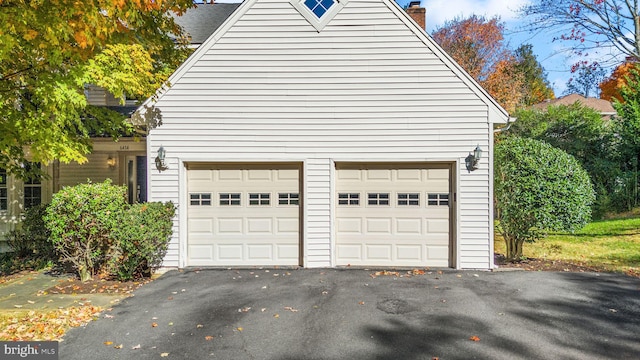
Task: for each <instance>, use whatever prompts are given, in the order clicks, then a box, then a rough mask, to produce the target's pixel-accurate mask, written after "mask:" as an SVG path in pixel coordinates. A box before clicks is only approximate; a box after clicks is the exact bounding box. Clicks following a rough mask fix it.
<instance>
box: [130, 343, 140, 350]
mask: <svg viewBox="0 0 640 360" xmlns="http://www.w3.org/2000/svg"><path fill="white" fill-rule="evenodd" d="M138 349H140V344H138V345H136V346H134V347H132V348H131V350H138Z"/></svg>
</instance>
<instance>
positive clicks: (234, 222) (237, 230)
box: [216, 218, 244, 235]
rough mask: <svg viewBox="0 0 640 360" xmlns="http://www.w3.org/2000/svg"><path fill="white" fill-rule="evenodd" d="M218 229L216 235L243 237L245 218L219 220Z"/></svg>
mask: <svg viewBox="0 0 640 360" xmlns="http://www.w3.org/2000/svg"><path fill="white" fill-rule="evenodd" d="M217 221H218V228H217V231H216V235H230V234H236V235H242V234H243V233H244V230H243V223H244V219H243V218H218V219H217Z"/></svg>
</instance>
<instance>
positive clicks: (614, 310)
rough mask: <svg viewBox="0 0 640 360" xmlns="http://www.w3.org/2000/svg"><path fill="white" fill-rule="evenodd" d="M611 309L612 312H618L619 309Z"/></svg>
mask: <svg viewBox="0 0 640 360" xmlns="http://www.w3.org/2000/svg"><path fill="white" fill-rule="evenodd" d="M609 311H611V312H612V313H617V312H618V310H616V309H609Z"/></svg>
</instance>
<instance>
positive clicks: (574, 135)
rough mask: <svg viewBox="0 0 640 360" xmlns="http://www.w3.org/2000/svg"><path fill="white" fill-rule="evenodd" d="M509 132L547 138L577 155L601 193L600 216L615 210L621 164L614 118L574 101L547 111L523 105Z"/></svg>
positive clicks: (595, 209)
mask: <svg viewBox="0 0 640 360" xmlns="http://www.w3.org/2000/svg"><path fill="white" fill-rule="evenodd" d="M514 116H515V117H517V119H518V121H516V122H514V123H513V125H512V126H511V127H510V129H509V131H508V134H509V135H511V136H518V137H524V138H530V139H535V140H540V141H544V142H546V143H548V144H550V145H551V146H554V147H556V148H559V149H561V150H563V151H565V152H567V153H568V154H570V155H572V156H574V157H575V158H576V159H577V160H578V161H579V162H580V164H581V165H582V167H583V168H584V169H585V170H586V171H587V172H588V173H589V177H590V178H591V182H592V183H593V186H594V188H595V190H596V193H597V201H596V203H595V204H594V206H593V212H594V214H595V215H596V216H598V217H599V216H601V215H603V214H604V213H605V212H608V211H611V210H612V207H613V205H612V200H611V198H612V196H613V194H614V192H615V188H616V186H617V185H616V184H617V182H616V176H617V175H616V174H618V173H619V166H618V162H617V159H616V156H615V155H616V153H617V150H616V145H615V136H614V134H615V132H614V129H613V127H612V126H611V122H610V121H606V120H604V119H603V118H602V116H601V115H600V113H599V112H598V111H596V110H593V109H591V108H588V107H585V106H582V105H580V104H579V103H574V104H572V105H568V106H564V105H560V106H549V107H548V108H547V109H545V110H544V111H540V110H535V109H520V110H518V111H517V112H516V113H515V114H514Z"/></svg>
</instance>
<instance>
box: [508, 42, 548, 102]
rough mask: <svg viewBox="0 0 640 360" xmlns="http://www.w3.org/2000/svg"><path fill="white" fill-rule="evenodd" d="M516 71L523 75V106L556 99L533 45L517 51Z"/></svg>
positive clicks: (522, 46)
mask: <svg viewBox="0 0 640 360" xmlns="http://www.w3.org/2000/svg"><path fill="white" fill-rule="evenodd" d="M515 57H516V61H517V64H516V71H518V72H520V73H522V76H523V87H524V90H523V91H522V92H523V94H524V98H523V105H526V106H529V105H533V104H537V103H540V102H542V101H544V100H546V99H553V98H555V94H554V93H553V89H552V88H551V85H550V84H549V80H547V73H546V72H545V71H544V68H543V67H542V65H540V63H539V62H538V59H537V58H536V56H535V54H534V53H533V45H531V44H523V45H520V46H519V47H518V48H517V49H516V51H515Z"/></svg>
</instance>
